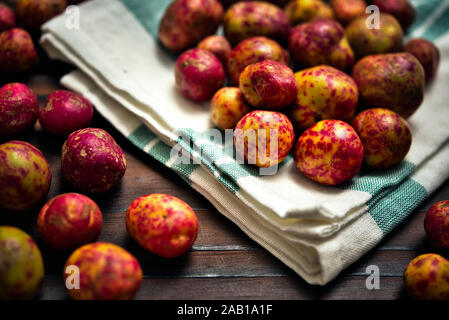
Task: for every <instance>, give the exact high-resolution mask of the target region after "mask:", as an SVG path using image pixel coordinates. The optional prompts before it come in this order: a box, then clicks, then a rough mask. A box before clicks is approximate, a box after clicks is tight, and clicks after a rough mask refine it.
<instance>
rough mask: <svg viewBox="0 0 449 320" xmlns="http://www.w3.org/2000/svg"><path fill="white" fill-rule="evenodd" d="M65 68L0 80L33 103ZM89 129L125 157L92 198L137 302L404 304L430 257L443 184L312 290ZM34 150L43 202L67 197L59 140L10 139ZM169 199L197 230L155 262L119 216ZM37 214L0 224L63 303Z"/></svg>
mask: <svg viewBox="0 0 449 320" xmlns="http://www.w3.org/2000/svg"><path fill="white" fill-rule="evenodd" d="M70 70H71V67H70V66H67V65H64V64H62V63H56V62H50V61H48V60H45V59H44V60H42V61H41V63H40V64H39V65H38V66H37V67H36V68H34V69H33V70H32V71H31V72H29V73H27V74H24V75H19V76H9V77H3V78H0V81H1V84H2V85H3V84H5V83H8V82H13V81H20V82H24V83H26V84H28V85H29V86H30V87H31V88H32V89H33V90H34V91H35V93H36V94H37V95H38V96H39V101H40V103H41V105H42V104H43V103H44V102H45V98H46V95H48V94H49V93H50V92H52V91H54V90H56V89H59V88H60V86H59V84H58V83H59V78H60V77H61V76H62V75H63V74H65V73H66V72H68V71H70ZM92 126H94V127H99V128H103V129H105V130H107V131H108V132H109V133H111V134H112V136H113V137H114V138H115V139H116V140H117V142H118V143H119V145H120V146H121V147H122V148H123V150H124V151H125V153H126V157H127V161H128V169H127V172H126V174H125V177H124V179H123V181H122V183H121V184H120V185H119V186H118V187H116V188H115V189H114V190H112V191H111V192H110V193H108V194H106V195H103V196H101V197H94V200H95V201H97V203H98V205H99V206H100V208H101V210H102V212H103V218H104V226H103V230H102V234H101V238H100V240H101V241H108V242H113V243H115V244H118V245H120V246H122V247H124V248H125V249H127V250H129V251H130V252H131V253H132V254H134V255H135V256H136V257H137V259H138V260H139V262H140V263H141V265H142V268H143V271H144V281H143V283H142V286H141V288H140V290H139V292H138V295H137V297H136V298H137V299H408V298H407V295H406V294H405V292H404V289H403V284H402V281H403V280H402V274H403V271H404V269H405V267H406V265H407V264H408V262H409V261H410V260H411V259H412V258H414V257H415V256H417V255H418V254H421V253H426V252H435V250H434V249H433V248H432V247H430V245H429V244H428V243H427V241H426V238H425V234H424V228H423V219H424V215H425V212H426V210H427V209H428V208H429V207H430V205H431V204H432V203H434V202H436V201H438V200H443V199H447V198H449V183H448V182H446V183H445V184H444V185H443V186H442V187H441V188H440V189H439V190H438V191H437V192H435V193H434V194H433V195H432V196H431V197H430V198H429V199H428V200H427V201H426V202H425V203H424V204H423V205H422V206H421V207H419V208H418V209H417V210H416V211H415V212H414V213H413V214H412V215H411V216H410V217H409V218H408V219H407V221H405V222H404V223H403V225H401V226H400V227H399V228H397V229H396V230H395V231H394V232H393V233H392V234H391V235H390V236H389V237H387V238H386V239H385V240H384V241H382V242H381V244H380V245H379V246H378V247H376V248H375V249H374V250H372V251H371V252H369V253H368V254H366V255H365V256H364V257H363V258H361V259H360V260H359V261H358V262H356V263H354V264H353V265H352V266H350V267H349V268H348V269H347V270H345V271H344V272H343V273H342V274H341V275H340V276H338V278H337V279H335V280H334V281H332V282H331V283H330V284H328V285H327V286H324V287H320V286H312V285H309V284H307V283H306V282H305V281H303V280H302V279H301V278H300V277H299V276H298V275H296V274H295V273H294V272H292V271H291V270H290V269H288V268H287V267H285V266H284V265H283V264H282V263H281V262H280V261H278V260H277V259H276V258H275V257H273V256H272V255H271V254H270V253H268V252H267V251H266V250H264V249H263V248H261V247H260V246H259V245H257V244H256V243H254V242H253V241H251V240H250V239H249V238H248V237H247V236H245V234H244V233H243V232H242V231H240V230H239V229H238V228H237V227H236V226H235V225H233V224H232V223H231V222H230V221H228V220H227V219H226V218H224V217H223V216H221V214H220V213H219V212H218V211H217V210H215V209H214V207H213V206H212V205H211V204H210V203H209V202H208V201H207V200H205V199H204V198H203V197H202V196H201V195H200V194H198V193H197V192H195V191H194V190H192V189H191V188H190V187H189V185H188V184H186V183H185V182H184V181H183V180H182V179H181V178H179V177H178V176H177V175H176V174H175V173H173V172H172V171H170V170H169V169H167V168H165V167H164V166H163V165H162V164H160V163H159V162H157V161H156V160H154V159H152V158H151V157H149V156H148V155H146V154H144V153H143V152H142V151H140V150H139V149H137V148H136V147H134V146H133V145H132V144H131V143H129V142H128V141H127V140H126V139H125V138H124V137H123V136H121V135H120V133H118V132H117V131H116V130H115V129H114V128H112V126H111V125H110V124H108V123H107V121H106V120H104V119H103V118H102V117H101V116H99V115H98V114H96V115H95V119H94V122H93V124H92ZM15 139H16V140H24V141H28V142H30V143H32V144H33V145H35V146H36V147H38V148H39V149H40V150H41V151H42V152H43V153H44V155H45V156H46V158H47V159H48V161H49V162H50V165H51V169H52V173H53V181H52V185H51V189H50V193H49V195H48V199H49V198H51V197H53V196H55V195H57V194H60V193H64V192H68V191H73V190H71V189H70V188H68V187H67V186H66V184H65V183H64V181H63V180H62V178H61V174H60V160H61V157H60V151H61V147H62V144H63V142H64V139H61V138H57V137H54V136H52V135H49V134H47V133H45V132H42V130H41V129H40V127H39V125H38V124H37V125H36V126H35V129H34V130H32V131H31V132H28V133H26V134H23V135H22V136H19V137H15ZM156 192H157V193H169V194H172V195H174V196H177V197H179V198H181V199H182V200H184V201H186V202H187V203H189V204H190V205H191V206H192V207H193V209H194V210H195V211H196V213H197V215H198V218H199V223H200V231H199V235H198V239H197V241H196V243H195V245H194V247H193V248H192V250H191V251H190V252H188V253H187V254H185V255H184V256H182V257H180V258H176V259H168V260H167V259H162V258H158V257H156V256H154V255H152V254H150V253H148V252H146V251H144V250H143V249H142V248H140V247H139V246H138V245H137V244H136V243H135V242H134V241H133V240H132V239H131V238H130V237H129V236H128V235H127V233H126V229H125V212H126V209H127V208H128V206H129V204H130V203H131V202H132V201H133V200H134V199H136V198H137V197H139V196H142V195H145V194H149V193H156ZM37 213H38V209H36V210H33V211H31V212H25V213H9V212H2V215H1V216H0V224H1V225H5V224H6V225H14V226H17V227H20V228H22V229H24V230H25V231H27V232H29V233H30V234H31V235H32V236H33V237H34V238H35V239H37V241H38V244H39V246H40V248H41V251H42V253H43V256H44V260H45V270H46V277H45V281H44V283H43V287H42V290H41V292H40V294H39V297H38V298H39V299H67V297H68V296H67V294H66V292H65V289H64V283H63V281H62V267H63V264H64V262H65V260H66V259H67V257H68V255H69V253H56V252H53V251H52V250H51V249H49V248H48V247H47V246H45V245H44V244H42V243H41V242H40V241H39V239H38V237H37V234H36V223H35V221H36V216H37ZM369 265H377V266H378V267H379V268H380V274H381V280H380V290H368V289H366V285H365V281H366V279H367V274H366V267H367V266H369Z"/></svg>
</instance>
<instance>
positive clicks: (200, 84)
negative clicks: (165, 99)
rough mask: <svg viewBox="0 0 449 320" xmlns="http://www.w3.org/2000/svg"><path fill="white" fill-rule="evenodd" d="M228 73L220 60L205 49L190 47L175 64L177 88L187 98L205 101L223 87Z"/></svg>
mask: <svg viewBox="0 0 449 320" xmlns="http://www.w3.org/2000/svg"><path fill="white" fill-rule="evenodd" d="M225 79H226V74H225V71H224V68H223V65H222V64H221V62H220V60H218V58H217V57H216V56H215V55H214V54H213V53H211V52H209V51H207V50H204V49H199V48H196V49H190V50H187V51H186V52H184V53H183V54H181V55H180V56H179V57H178V59H177V60H176V64H175V81H176V88H177V89H178V90H179V92H181V94H182V95H183V96H185V97H186V98H188V99H190V100H193V101H195V102H204V101H207V100H209V99H211V98H212V96H213V95H214V94H215V92H217V91H218V89H220V88H221V87H223V85H224V82H225Z"/></svg>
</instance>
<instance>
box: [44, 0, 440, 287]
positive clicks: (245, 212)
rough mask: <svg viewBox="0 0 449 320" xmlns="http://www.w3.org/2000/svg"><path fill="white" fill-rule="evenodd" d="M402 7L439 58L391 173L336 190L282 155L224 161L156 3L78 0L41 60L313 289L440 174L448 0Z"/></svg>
mask: <svg viewBox="0 0 449 320" xmlns="http://www.w3.org/2000/svg"><path fill="white" fill-rule="evenodd" d="M413 2H414V4H415V6H417V8H418V19H417V23H416V25H415V26H414V27H413V29H412V30H411V32H412V34H411V36H418V35H419V36H424V37H427V38H430V39H432V40H435V41H437V44H438V46H439V47H440V49H441V53H442V63H441V67H440V70H439V74H438V77H437V79H436V81H435V82H434V83H433V84H432V85H431V86H430V87H429V88H428V89H427V92H426V98H425V102H424V104H423V106H422V107H421V108H420V109H419V111H418V112H417V113H416V114H414V115H413V117H412V118H411V119H410V125H411V128H412V131H413V136H414V141H413V145H412V147H411V150H410V152H409V154H408V156H407V158H406V160H405V161H403V162H402V163H401V164H400V165H399V166H397V167H395V168H392V169H390V170H387V171H382V172H379V171H363V172H361V173H360V174H359V175H358V176H357V177H355V178H354V179H352V180H351V181H350V182H348V183H346V184H345V185H343V186H340V187H325V186H320V185H317V184H316V183H314V182H312V181H310V180H308V179H306V178H304V177H303V176H302V175H301V174H299V173H298V172H297V170H296V169H295V167H294V163H293V160H292V158H291V157H288V158H287V159H286V160H285V161H284V162H283V163H282V165H280V166H279V168H278V171H277V172H276V174H273V175H267V174H261V172H260V171H259V170H257V169H256V168H254V167H252V166H248V165H241V164H239V163H238V162H237V161H236V159H235V157H234V154H233V153H234V149H233V147H232V139H231V140H230V139H226V135H225V134H223V136H221V137H220V136H216V135H215V136H214V135H213V132H212V131H211V130H209V129H210V128H211V123H210V119H209V118H210V116H209V106H208V104H207V103H205V104H196V103H192V102H190V101H188V100H186V99H184V98H183V97H182V96H181V95H180V94H179V93H178V92H177V91H176V89H175V87H174V75H173V65H174V56H172V55H171V54H168V53H167V52H166V51H164V50H163V49H162V48H161V47H160V46H159V45H158V42H157V40H156V33H157V28H158V24H159V20H160V18H161V16H162V13H163V11H164V9H165V8H166V6H167V5H168V3H169V1H168V0H164V1H161V0H150V1H142V0H93V1H88V2H86V3H84V4H83V5H81V6H80V7H79V12H78V11H76V10H78V9H76V8H71V11H72V16H70V15H65V16H64V15H63V16H60V17H58V18H56V19H53V20H52V21H50V22H49V23H47V24H46V25H45V26H44V27H43V32H44V33H43V37H42V39H41V43H42V45H43V47H44V48H45V49H46V50H47V52H48V53H49V55H50V56H51V57H53V58H57V59H62V60H64V61H68V62H70V63H72V64H74V65H76V66H77V67H78V69H79V70H77V71H74V72H72V73H70V74H68V75H66V76H65V77H64V78H63V79H62V83H63V85H65V86H66V87H68V88H70V89H72V90H74V91H77V92H79V93H81V94H83V95H84V96H85V97H87V98H88V99H89V100H91V101H92V103H93V104H94V105H95V106H96V108H97V110H98V111H99V112H100V113H101V114H102V115H103V116H104V117H105V118H107V119H108V120H109V121H110V122H111V123H112V124H113V125H114V126H115V127H116V128H117V129H118V130H119V131H120V132H121V133H122V134H124V135H125V136H126V137H128V139H129V140H130V141H131V142H132V143H134V144H135V145H136V146H137V147H139V148H140V149H142V150H143V151H145V152H146V153H148V154H149V155H151V156H152V157H154V158H156V159H157V160H159V161H161V162H162V163H164V164H165V165H166V166H168V167H170V168H171V169H172V170H174V171H176V172H177V173H178V174H179V175H180V176H181V177H182V178H183V179H185V180H186V181H187V182H188V183H189V184H190V185H191V186H192V188H194V189H195V190H197V191H198V192H200V193H201V194H202V195H204V196H205V197H206V198H207V199H208V200H209V201H210V202H211V203H212V204H213V205H214V206H215V207H216V208H217V209H218V211H219V212H221V213H222V214H223V215H224V216H226V217H227V218H229V219H230V220H232V221H233V222H234V223H235V224H236V225H237V226H238V227H239V228H241V229H242V230H243V231H244V232H245V233H246V234H247V235H248V236H249V237H251V238H252V239H254V240H255V241H257V242H258V243H259V244H261V245H262V246H263V247H265V248H266V249H267V250H269V251H270V252H271V253H272V254H273V255H275V256H276V257H278V258H279V259H280V260H282V261H283V262H284V263H285V264H286V265H288V266H289V267H290V268H292V269H293V270H294V271H296V272H297V273H298V274H299V275H300V276H301V277H303V278H304V279H305V280H306V281H307V282H309V283H313V284H321V285H323V284H326V283H328V282H329V281H330V280H332V279H333V278H334V277H336V276H337V275H338V273H339V272H341V271H342V270H343V269H344V268H346V267H347V266H348V265H350V264H351V263H353V262H354V261H356V260H357V259H359V258H360V257H361V256H362V255H363V254H364V253H366V252H367V251H368V250H370V249H371V248H373V247H374V246H375V245H376V244H377V243H379V241H380V240H381V239H382V238H384V237H385V235H386V234H388V233H389V232H391V231H392V230H393V228H394V227H396V226H397V225H398V224H400V223H401V222H402V221H403V220H404V219H405V218H406V217H407V216H408V215H409V214H410V213H411V212H412V211H413V209H415V208H416V207H417V206H418V205H419V204H420V203H421V202H422V201H423V200H424V199H425V198H426V197H427V196H428V195H429V194H430V193H431V192H433V191H434V190H435V189H436V188H437V187H438V186H439V185H441V184H442V183H443V182H444V181H445V180H446V179H447V178H448V176H449V163H448V162H449V144H448V143H446V142H447V140H448V138H449V125H448V123H449V112H448V111H447V103H448V101H449V92H448V90H447V88H446V85H447V83H448V81H449V35H446V34H445V32H446V31H447V30H448V29H449V0H446V1H437V0H420V1H419V0H416V1H413ZM74 10H75V11H74ZM73 12H75V13H76V14H75V17H76V16H78V17H79V19H80V21H79V22H80V25H79V27H78V26H77V25H76V23H75V24H74V23H73V21H72V20H71V19H73V17H74V16H73ZM75 22H76V21H75ZM212 137H213V139H212ZM180 154H183V155H184V157H180ZM186 155H187V156H188V157H186ZM186 159H188V160H189V161H186ZM181 160H183V161H181ZM136 196H138V195H136ZM248 268H251V266H248Z"/></svg>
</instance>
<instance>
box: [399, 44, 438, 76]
mask: <svg viewBox="0 0 449 320" xmlns="http://www.w3.org/2000/svg"><path fill="white" fill-rule="evenodd" d="M405 52H408V53H410V54H412V55H413V56H414V57H415V58H416V59H418V61H419V62H420V63H421V65H422V66H423V68H424V73H425V76H426V83H427V82H430V81H432V80H433V79H434V78H435V75H436V73H437V71H438V67H439V65H440V50H439V49H438V47H437V46H436V45H435V44H433V43H432V42H430V41H429V40H427V39H424V38H417V39H413V40H410V41H409V42H408V43H407V44H406V45H405Z"/></svg>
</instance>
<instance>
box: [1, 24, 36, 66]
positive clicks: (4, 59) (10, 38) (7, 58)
mask: <svg viewBox="0 0 449 320" xmlns="http://www.w3.org/2000/svg"><path fill="white" fill-rule="evenodd" d="M36 62H37V54H36V49H35V48H34V44H33V40H32V39H31V36H30V34H29V33H28V32H27V31H25V30H23V29H20V28H14V29H10V30H7V31H3V32H2V33H0V73H7V74H9V73H16V72H23V71H27V70H29V69H31V67H33V66H34V64H35V63H36Z"/></svg>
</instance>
